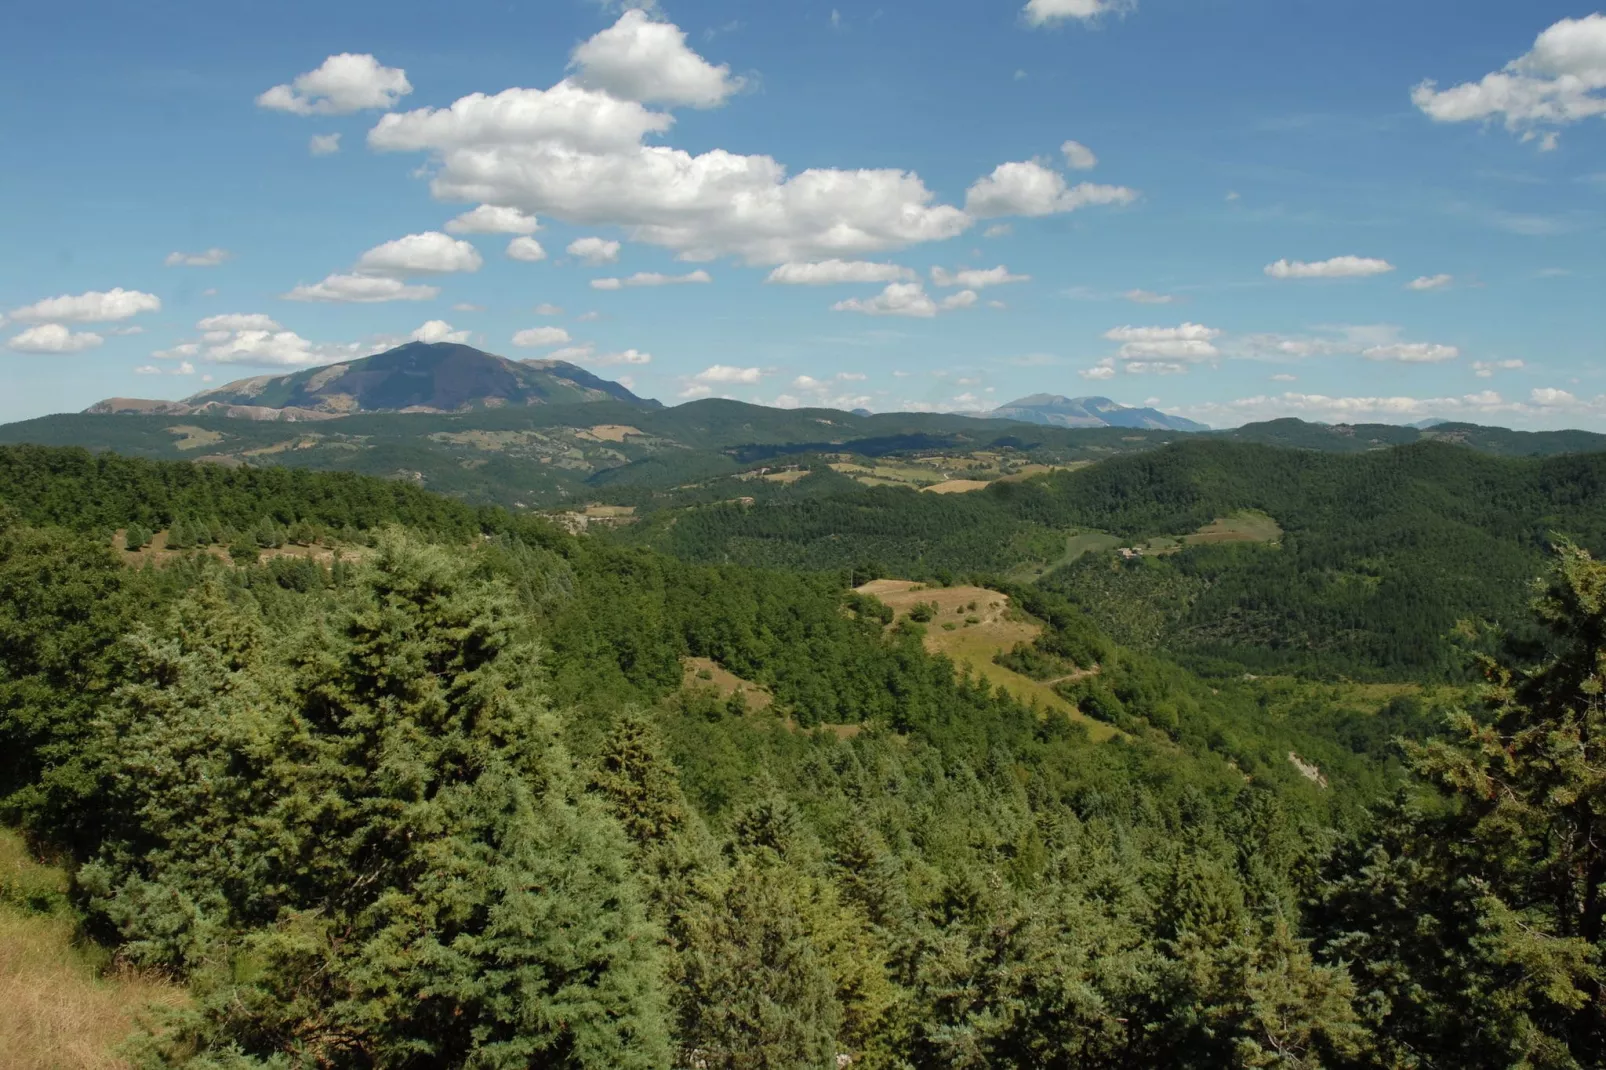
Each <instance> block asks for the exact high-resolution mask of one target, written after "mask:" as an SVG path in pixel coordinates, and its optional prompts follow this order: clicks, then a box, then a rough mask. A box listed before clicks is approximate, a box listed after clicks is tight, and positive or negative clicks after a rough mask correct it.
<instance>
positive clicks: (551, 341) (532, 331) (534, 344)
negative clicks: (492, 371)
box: [513, 327, 570, 349]
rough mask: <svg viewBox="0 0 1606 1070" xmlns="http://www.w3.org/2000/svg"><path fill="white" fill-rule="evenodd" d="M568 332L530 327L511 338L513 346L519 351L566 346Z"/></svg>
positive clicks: (558, 329)
mask: <svg viewBox="0 0 1606 1070" xmlns="http://www.w3.org/2000/svg"><path fill="white" fill-rule="evenodd" d="M569 341H570V338H569V332H568V331H566V330H564V329H563V328H562V327H530V328H528V329H526V330H522V331H520V332H519V333H517V334H515V335H514V336H513V344H514V345H516V346H518V347H520V348H521V349H536V348H540V347H543V346H561V345H567V344H568V343H569Z"/></svg>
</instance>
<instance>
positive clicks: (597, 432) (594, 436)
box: [575, 424, 647, 442]
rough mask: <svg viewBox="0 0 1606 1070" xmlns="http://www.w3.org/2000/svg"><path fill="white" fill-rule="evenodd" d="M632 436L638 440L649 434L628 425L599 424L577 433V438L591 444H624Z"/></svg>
mask: <svg viewBox="0 0 1606 1070" xmlns="http://www.w3.org/2000/svg"><path fill="white" fill-rule="evenodd" d="M631 435H635V436H636V437H637V438H646V437H647V433H646V432H645V431H641V430H639V429H637V428H634V427H631V426H629V425H628V424H598V425H597V426H595V427H593V428H589V429H588V430H585V431H577V432H575V437H576V438H583V439H587V440H589V441H591V442H623V441H624V440H625V439H627V438H629V437H630V436H631Z"/></svg>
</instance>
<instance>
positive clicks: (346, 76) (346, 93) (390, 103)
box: [257, 52, 413, 115]
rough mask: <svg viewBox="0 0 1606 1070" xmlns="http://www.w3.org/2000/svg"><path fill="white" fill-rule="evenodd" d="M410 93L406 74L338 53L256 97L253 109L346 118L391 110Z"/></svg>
mask: <svg viewBox="0 0 1606 1070" xmlns="http://www.w3.org/2000/svg"><path fill="white" fill-rule="evenodd" d="M412 91H413V87H412V85H411V84H410V83H409V82H408V81H407V74H406V72H404V71H402V70H400V69H399V68H396V67H386V66H383V65H381V64H380V62H379V61H378V60H377V59H375V58H374V57H373V56H370V55H367V54H360V55H359V54H354V53H351V52H342V53H340V54H339V55H338V56H330V57H329V58H328V59H326V60H324V61H323V65H322V66H320V67H319V68H318V69H317V70H314V71H308V72H307V73H305V74H302V75H297V76H296V79H295V81H293V82H290V83H289V84H288V85H276V86H274V87H273V88H272V89H269V90H268V91H267V92H265V93H263V94H262V95H261V96H259V97H257V106H258V107H260V108H268V109H271V110H273V111H286V112H289V113H290V114H292V115H349V114H350V113H352V112H356V111H364V110H366V109H369V108H381V109H389V108H394V107H395V106H396V102H397V101H398V100H400V99H401V98H402V97H404V96H406V95H407V94H408V93H411V92H412Z"/></svg>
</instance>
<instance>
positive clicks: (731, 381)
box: [691, 364, 764, 386]
mask: <svg viewBox="0 0 1606 1070" xmlns="http://www.w3.org/2000/svg"><path fill="white" fill-rule="evenodd" d="M763 376H764V373H763V372H762V371H761V370H759V369H758V368H738V367H735V366H734V365H730V364H712V365H709V366H708V367H707V368H704V369H703V370H702V371H700V372H698V373H697V374H696V375H694V376H692V377H691V381H692V382H693V383H697V384H699V385H702V386H737V385H751V384H753V383H756V382H758V381H759V380H760V379H761V378H763Z"/></svg>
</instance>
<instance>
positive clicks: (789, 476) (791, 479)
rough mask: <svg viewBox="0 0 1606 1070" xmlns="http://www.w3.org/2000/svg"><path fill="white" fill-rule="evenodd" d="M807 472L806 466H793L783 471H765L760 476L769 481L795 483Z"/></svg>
mask: <svg viewBox="0 0 1606 1070" xmlns="http://www.w3.org/2000/svg"><path fill="white" fill-rule="evenodd" d="M808 474H809V470H808V469H807V468H793V469H789V470H788V471H785V472H765V473H764V475H763V477H762V478H764V479H765V480H767V481H768V482H770V483H796V482H797V481H798V480H800V479H802V478H803V477H804V476H806V475H808Z"/></svg>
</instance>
